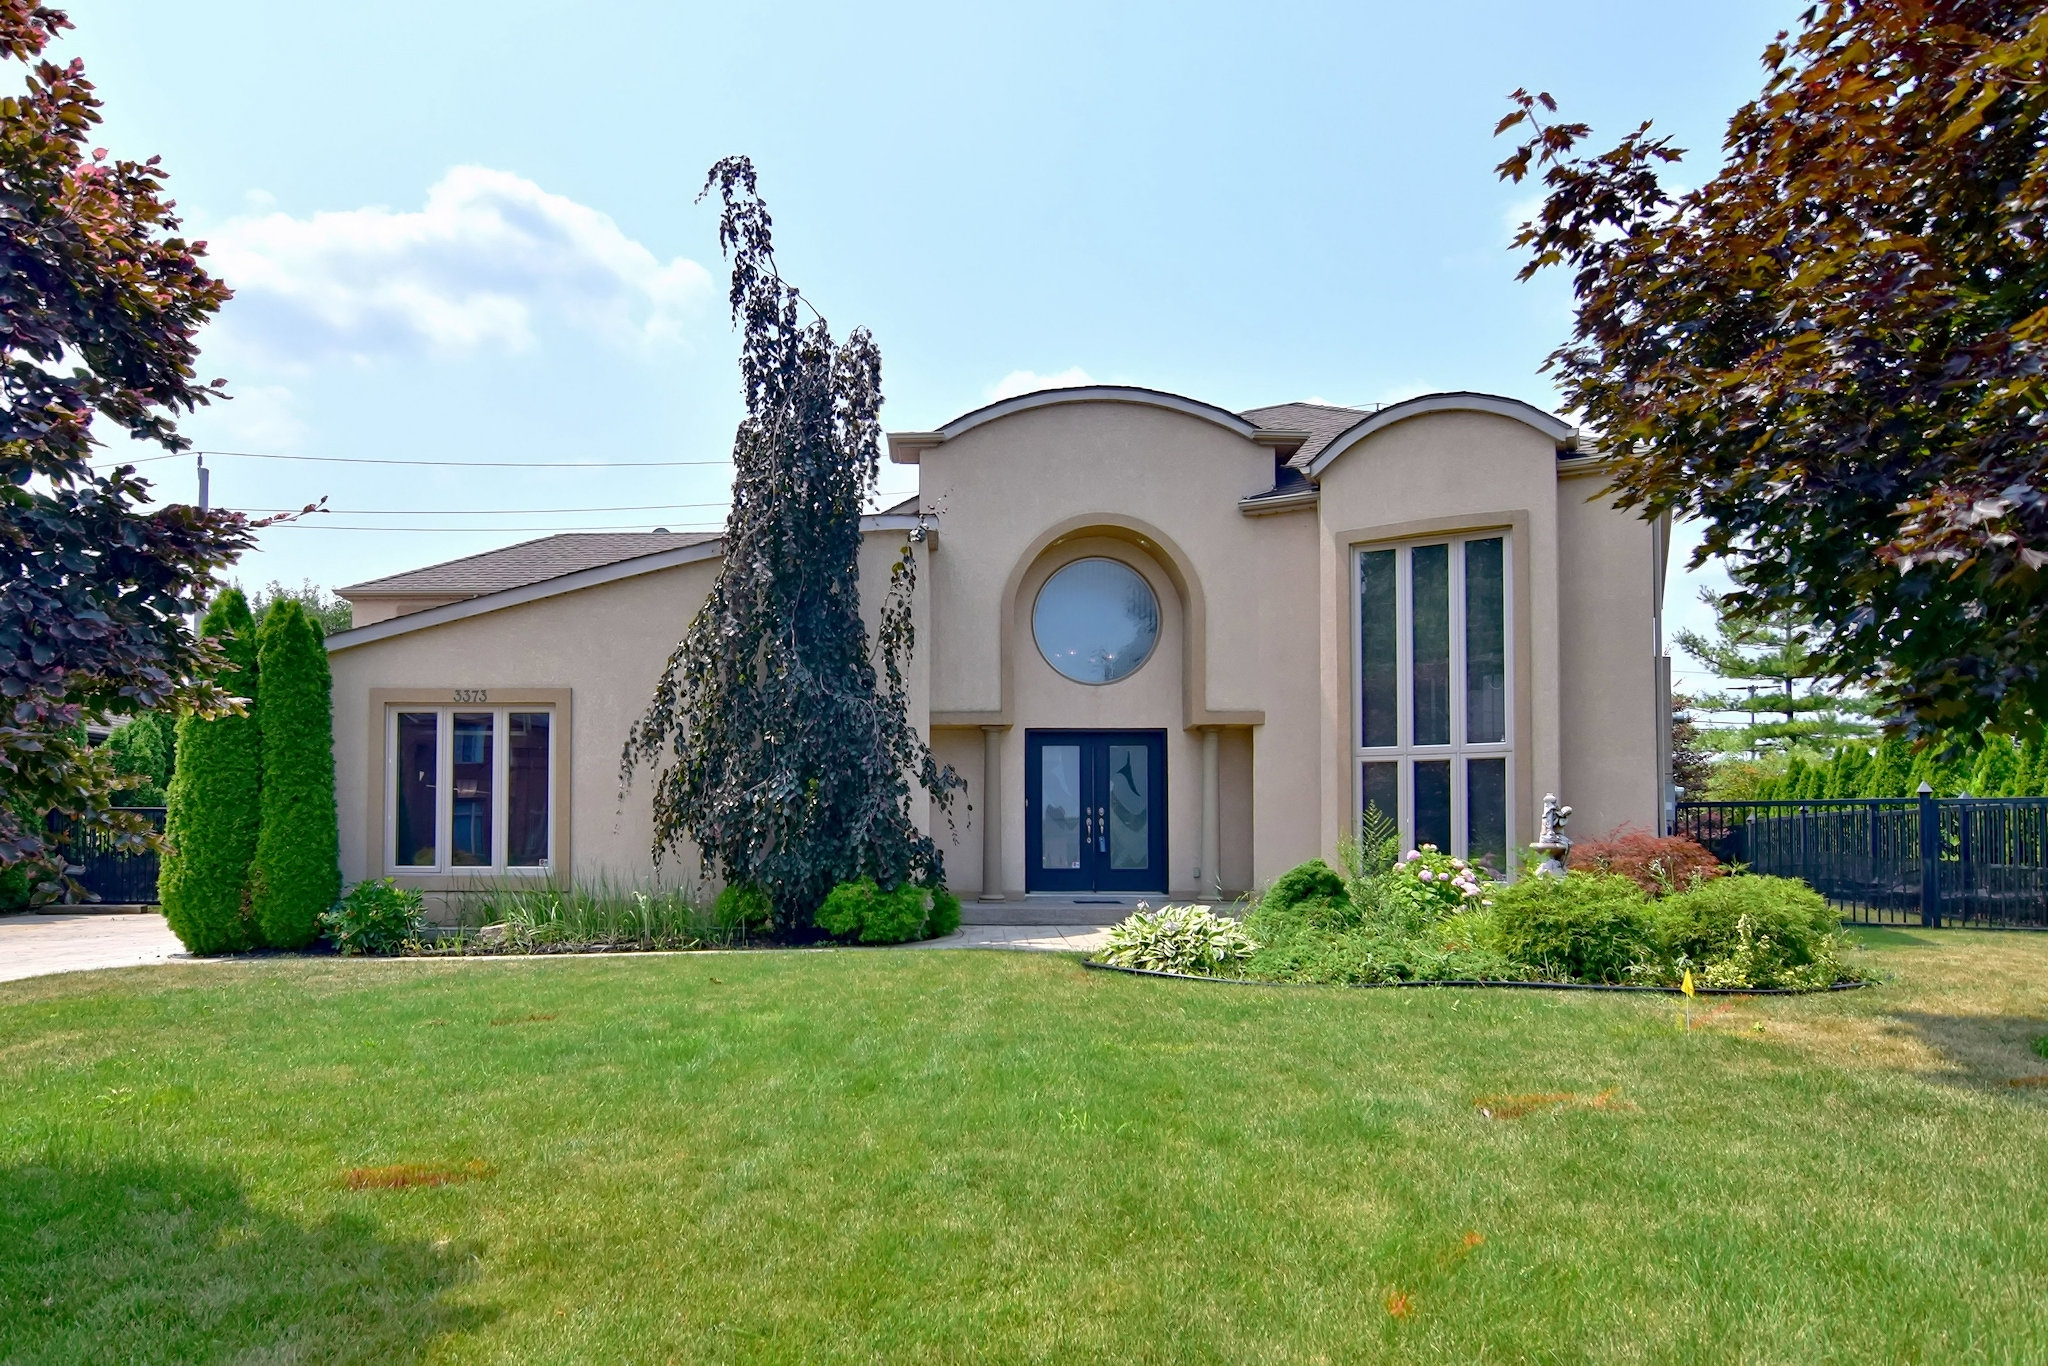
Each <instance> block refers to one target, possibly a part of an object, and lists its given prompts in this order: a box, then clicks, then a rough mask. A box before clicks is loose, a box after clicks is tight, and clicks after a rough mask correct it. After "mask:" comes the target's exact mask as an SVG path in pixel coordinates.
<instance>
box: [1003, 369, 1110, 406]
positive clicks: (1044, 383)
mask: <svg viewBox="0 0 2048 1366" xmlns="http://www.w3.org/2000/svg"><path fill="white" fill-rule="evenodd" d="M1093 383H1095V381H1094V380H1093V379H1092V378H1090V376H1089V374H1088V372H1087V371H1086V370H1083V369H1082V368H1081V367H1080V366H1078V365H1074V366H1069V367H1068V368H1067V369H1065V370H1062V371H1060V372H1059V373H1058V374H1056V375H1041V374H1039V373H1038V372H1037V371H1035V370H1012V371H1011V372H1010V373H1009V374H1007V375H1004V376H1003V377H1002V378H1001V379H1000V380H997V381H996V382H995V383H994V384H992V385H990V386H989V389H988V401H989V402H990V403H995V402H997V401H999V400H1001V399H1006V398H1015V397H1016V396H1017V395H1019V394H1033V393H1037V392H1038V391H1039V390H1040V389H1078V388H1080V387H1081V386H1083V385H1087V384H1093Z"/></svg>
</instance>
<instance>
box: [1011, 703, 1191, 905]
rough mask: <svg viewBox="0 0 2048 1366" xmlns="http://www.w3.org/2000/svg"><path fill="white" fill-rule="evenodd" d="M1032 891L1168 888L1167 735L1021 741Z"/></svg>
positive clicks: (1046, 736) (1036, 735) (1028, 735)
mask: <svg viewBox="0 0 2048 1366" xmlns="http://www.w3.org/2000/svg"><path fill="white" fill-rule="evenodd" d="M1024 764H1025V767H1024V803H1025V816H1024V859H1025V888H1026V890H1028V891H1033V892H1160V891H1164V890H1165V889H1166V733H1165V732H1164V731H1156V730H1033V731H1026V732H1025V733H1024Z"/></svg>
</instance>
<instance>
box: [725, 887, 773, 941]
mask: <svg viewBox="0 0 2048 1366" xmlns="http://www.w3.org/2000/svg"><path fill="white" fill-rule="evenodd" d="M711 918H712V919H713V920H715V921H717V922H718V925H719V927H720V928H722V929H729V930H765V929H767V928H768V926H769V925H770V924H772V923H773V922H774V919H775V908H774V907H773V906H772V905H770V904H769V901H768V893H766V892H764V891H762V890H761V889H760V888H759V887H756V886H754V885H753V884H752V883H728V884H727V885H726V886H725V887H724V888H723V889H722V890H721V891H720V892H719V893H718V900H717V901H715V902H713V903H712V907H711Z"/></svg>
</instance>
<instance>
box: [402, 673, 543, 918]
mask: <svg viewBox="0 0 2048 1366" xmlns="http://www.w3.org/2000/svg"><path fill="white" fill-rule="evenodd" d="M429 712H431V713H433V714H434V715H435V716H436V718H437V719H436V720H435V722H434V862H433V863H432V864H425V863H399V862H398V861H397V853H398V717H399V714H400V713H404V714H406V715H409V716H417V715H422V714H425V713H429ZM514 712H517V713H520V714H521V715H525V714H529V713H535V712H541V713H545V714H546V715H547V718H548V856H547V857H546V858H544V859H542V860H541V861H540V862H539V863H530V864H517V865H509V864H507V863H506V862H505V846H506V839H505V836H506V823H507V821H508V819H509V817H510V812H511V802H510V800H509V798H510V797H511V782H510V778H511V768H512V747H511V745H510V744H508V743H507V741H508V739H509V738H510V737H509V734H508V732H509V729H510V725H511V722H510V720H509V718H510V717H511V715H512V714H513V713H514ZM457 713H461V714H462V715H464V716H474V715H477V714H479V713H487V714H489V715H490V716H491V718H492V721H491V861H490V862H489V863H488V864H482V863H465V864H461V865H457V864H456V863H455V862H454V852H455V847H454V846H455V717H456V714H457ZM560 741H561V711H560V709H559V708H557V707H556V706H555V705H554V704H552V703H548V702H493V703H477V704H475V705H469V704H466V703H457V704H454V705H445V704H439V703H431V702H417V703H416V702H390V703H387V704H386V705H385V707H384V833H383V840H384V859H383V861H384V871H385V875H386V876H388V877H434V876H445V875H456V876H471V875H473V876H481V877H537V878H546V877H548V876H549V875H550V874H551V873H552V872H553V871H554V861H555V855H556V852H557V851H558V849H559V848H560V845H559V843H558V841H559V840H560V838H561V828H562V826H561V806H560V799H561V788H560V786H559V760H558V756H559V755H560V752H561V743H560Z"/></svg>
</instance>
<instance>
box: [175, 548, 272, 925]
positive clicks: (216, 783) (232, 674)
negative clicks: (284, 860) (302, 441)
mask: <svg viewBox="0 0 2048 1366" xmlns="http://www.w3.org/2000/svg"><path fill="white" fill-rule="evenodd" d="M200 632H201V634H203V635H208V636H215V637H218V638H219V639H220V640H221V641H222V643H223V645H224V647H225V650H226V654H227V657H228V664H227V667H226V668H224V669H223V670H222V671H221V674H220V679H219V681H220V685H221V687H222V688H224V689H226V690H227V691H228V692H229V693H230V694H232V695H234V696H236V697H242V698H247V699H249V701H248V710H247V711H246V713H245V714H243V715H240V716H234V715H227V716H216V717H213V718H211V719H203V718H201V717H198V716H185V717H182V718H180V719H179V721H178V769H177V772H176V773H175V774H173V775H172V777H171V789H170V792H169V793H168V794H167V796H166V799H165V805H166V807H167V808H168V810H167V812H166V814H165V818H164V838H165V842H166V844H167V845H168V848H167V849H166V851H165V853H164V855H163V860H162V864H161V870H160V872H159V873H158V876H157V895H158V897H159V899H160V900H161V901H162V902H163V908H164V919H165V920H167V921H169V922H170V926H171V930H172V932H173V933H175V934H176V935H177V936H178V938H179V939H180V940H182V941H184V944H185V947H186V948H188V949H190V950H191V951H192V952H194V953H239V952H241V951H243V950H245V949H253V948H255V947H256V946H257V945H258V944H259V943H261V940H260V939H259V937H258V933H257V929H256V920H255V916H254V913H253V912H252V910H251V908H250V905H249V865H250V863H251V861H252V860H254V858H255V857H256V833H257V829H258V827H259V825H260V822H261V820H262V809H261V802H262V788H263V739H262V735H261V732H260V731H259V729H258V725H259V722H258V713H259V710H260V708H259V705H258V703H257V700H256V694H257V686H258V685H257V666H256V623H255V620H254V618H252V617H251V616H250V615H249V604H248V603H247V602H246V601H245V600H244V599H243V597H242V594H241V591H240V590H239V589H234V588H230V589H229V590H228V591H227V592H225V593H223V594H221V595H220V597H219V598H217V599H215V601H214V604H213V606H212V608H211V609H210V610H208V612H207V614H206V619H205V621H204V622H203V623H201V626H200Z"/></svg>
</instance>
